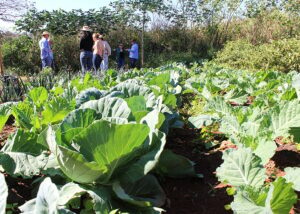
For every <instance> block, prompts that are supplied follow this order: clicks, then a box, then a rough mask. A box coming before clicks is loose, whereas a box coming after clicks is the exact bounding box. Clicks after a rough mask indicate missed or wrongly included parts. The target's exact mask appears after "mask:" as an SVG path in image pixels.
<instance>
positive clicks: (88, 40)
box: [39, 26, 139, 74]
mask: <svg viewBox="0 0 300 214" xmlns="http://www.w3.org/2000/svg"><path fill="white" fill-rule="evenodd" d="M39 46H40V49H41V60H42V67H43V68H45V67H53V65H54V57H53V52H52V48H51V46H52V41H51V40H50V34H49V32H47V31H45V32H43V33H42V39H41V40H40V42H39ZM79 49H80V64H81V70H82V72H83V73H86V72H87V71H92V70H94V72H95V74H96V73H97V72H98V71H100V70H101V71H105V70H107V69H108V59H109V56H111V54H112V50H111V47H110V45H109V43H108V42H107V41H106V40H105V39H104V36H103V35H101V34H99V33H92V30H91V29H90V28H89V27H88V26H83V28H82V29H81V32H80V44H79ZM115 51H116V61H117V67H118V69H124V67H125V56H126V52H128V53H129V61H130V68H135V67H136V65H137V61H138V59H139V46H138V44H137V42H136V41H135V40H132V41H131V48H130V49H124V45H123V44H119V47H118V48H116V49H115Z"/></svg>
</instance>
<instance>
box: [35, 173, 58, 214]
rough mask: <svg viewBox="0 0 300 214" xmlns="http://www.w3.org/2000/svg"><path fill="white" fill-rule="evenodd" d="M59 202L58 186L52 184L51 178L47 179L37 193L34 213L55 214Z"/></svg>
mask: <svg viewBox="0 0 300 214" xmlns="http://www.w3.org/2000/svg"><path fill="white" fill-rule="evenodd" d="M58 200H59V192H58V189H57V187H56V185H55V184H53V183H52V181H51V179H50V178H45V180H44V181H43V182H42V183H41V185H40V188H39V191H38V193H37V197H36V201H35V209H34V213H41V214H49V213H53V214H55V213H56V212H57V202H58Z"/></svg>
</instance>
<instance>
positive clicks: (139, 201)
mask: <svg viewBox="0 0 300 214" xmlns="http://www.w3.org/2000/svg"><path fill="white" fill-rule="evenodd" d="M113 190H114V192H115V193H116V195H117V196H118V197H119V198H120V199H122V200H124V201H126V202H128V203H131V204H133V205H136V206H140V207H149V206H156V207H160V206H163V205H164V203H165V200H166V195H165V193H164V191H163V189H162V188H161V186H160V185H159V183H158V181H157V179H156V178H155V177H154V176H153V175H146V176H144V177H143V178H142V179H140V180H138V181H136V182H135V183H132V184H130V183H127V184H120V183H119V182H116V183H114V184H113Z"/></svg>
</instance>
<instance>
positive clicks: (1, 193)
mask: <svg viewBox="0 0 300 214" xmlns="http://www.w3.org/2000/svg"><path fill="white" fill-rule="evenodd" d="M7 196H8V188H7V185H6V182H5V178H4V175H3V174H2V173H0V214H5V209H6V199H7Z"/></svg>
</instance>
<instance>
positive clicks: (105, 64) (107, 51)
mask: <svg viewBox="0 0 300 214" xmlns="http://www.w3.org/2000/svg"><path fill="white" fill-rule="evenodd" d="M100 39H101V40H102V43H103V46H104V54H103V59H102V62H101V70H102V71H106V70H107V69H108V57H109V56H110V55H111V47H110V45H109V43H108V42H107V41H106V40H105V39H104V36H103V35H100Z"/></svg>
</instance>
